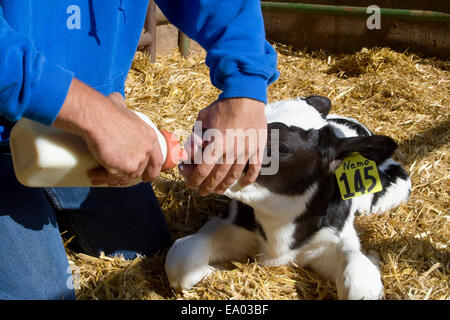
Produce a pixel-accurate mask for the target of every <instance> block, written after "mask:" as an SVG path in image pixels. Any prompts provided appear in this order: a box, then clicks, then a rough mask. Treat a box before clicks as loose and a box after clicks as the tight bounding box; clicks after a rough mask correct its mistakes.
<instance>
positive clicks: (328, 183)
mask: <svg viewBox="0 0 450 320" xmlns="http://www.w3.org/2000/svg"><path fill="white" fill-rule="evenodd" d="M330 108H331V102H330V101H329V100H328V99H327V98H324V97H320V96H311V97H308V98H306V99H295V100H286V101H280V102H276V103H272V104H269V105H267V107H266V116H267V122H268V128H269V138H268V141H271V138H270V132H271V130H270V129H279V148H278V149H279V151H278V152H276V154H271V156H272V157H277V159H278V160H279V170H278V172H277V173H276V174H275V175H260V176H259V177H258V179H257V180H256V182H255V183H253V184H251V185H249V186H247V187H245V188H241V187H240V186H239V185H238V184H237V183H235V184H234V185H233V186H231V187H230V188H229V189H228V190H227V191H226V192H225V195H227V196H228V197H230V198H232V199H233V200H232V202H231V204H230V207H229V211H228V213H227V214H226V215H225V216H223V217H221V218H214V219H211V220H210V221H209V222H207V223H206V224H205V225H204V226H203V227H202V228H201V229H200V230H199V231H198V232H197V233H196V234H193V235H189V236H187V237H184V238H181V239H178V240H177V241H176V242H175V243H174V244H173V246H172V248H171V249H170V250H169V252H168V254H167V257H166V264H165V267H166V272H167V275H168V277H169V281H170V284H171V286H172V287H173V288H178V289H179V288H181V289H188V288H190V287H192V286H194V285H195V284H196V283H198V282H199V281H200V280H201V279H202V278H204V277H205V276H206V275H207V274H208V273H209V272H211V270H213V268H212V267H211V265H212V264H217V263H220V262H224V261H231V260H243V259H245V258H246V257H249V256H251V257H257V261H258V263H261V264H264V265H271V266H275V265H285V264H289V263H291V262H294V263H295V264H297V265H299V266H303V267H309V268H311V269H312V270H313V271H315V272H317V273H318V274H320V275H322V276H324V277H326V278H328V279H331V280H332V281H334V282H335V283H336V286H337V292H338V297H339V298H340V299H380V298H382V297H383V285H382V282H381V276H380V272H379V270H378V268H377V266H375V264H374V263H373V262H372V261H371V260H369V258H368V257H366V256H365V255H364V254H363V253H362V252H361V250H360V242H359V239H358V235H357V233H356V230H355V228H354V225H353V220H354V215H355V213H357V212H359V213H363V212H366V213H370V212H379V213H381V212H384V211H386V210H388V209H391V208H394V207H396V206H398V205H399V204H400V203H401V202H402V201H405V200H407V199H408V197H409V193H410V189H411V182H410V179H409V176H408V174H407V173H406V172H405V170H403V168H402V167H401V166H400V165H399V164H398V163H396V162H395V161H394V160H392V159H391V158H390V157H391V155H392V153H393V152H394V150H395V148H396V147H397V145H396V143H395V142H394V141H393V140H392V139H391V138H389V137H386V136H381V135H372V134H371V133H370V131H369V130H368V129H367V128H366V127H364V126H363V125H361V124H360V123H358V122H357V121H356V120H353V119H349V118H345V117H339V116H336V115H328V112H329V110H330ZM267 148H268V151H269V152H270V151H271V150H270V149H271V145H270V143H268V145H267ZM353 152H359V153H360V154H361V155H363V156H364V157H365V158H367V159H371V160H373V161H375V162H376V164H377V167H378V172H379V176H380V180H381V183H382V185H383V191H381V192H378V193H374V194H365V195H363V196H360V197H357V198H352V199H350V200H342V198H341V195H340V193H339V190H338V185H337V179H336V177H335V175H334V171H335V169H336V168H337V167H338V166H339V165H340V163H341V162H342V160H343V159H344V158H345V157H346V156H347V155H349V154H350V153H353ZM272 153H275V152H272ZM272 159H274V158H272Z"/></svg>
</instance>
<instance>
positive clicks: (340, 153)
mask: <svg viewBox="0 0 450 320" xmlns="http://www.w3.org/2000/svg"><path fill="white" fill-rule="evenodd" d="M335 143H336V144H335V146H334V148H333V149H334V156H335V159H341V160H342V159H344V158H345V157H346V156H348V155H349V154H350V153H352V152H358V153H360V154H361V155H362V156H363V157H365V158H367V159H370V160H373V161H375V162H376V163H377V164H381V163H382V162H383V161H384V160H386V159H387V158H389V157H390V156H391V155H392V154H393V153H394V151H395V149H396V148H397V143H395V141H394V140H392V139H391V138H390V137H388V136H383V135H372V136H366V137H351V138H344V139H337V141H335Z"/></svg>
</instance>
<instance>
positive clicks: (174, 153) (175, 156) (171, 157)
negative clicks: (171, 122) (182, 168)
mask: <svg viewBox="0 0 450 320" xmlns="http://www.w3.org/2000/svg"><path fill="white" fill-rule="evenodd" d="M160 131H161V134H162V135H163V137H164V139H165V140H166V144H167V155H166V160H165V161H164V164H163V166H162V167H161V170H169V169H172V168H174V167H176V166H177V165H178V163H179V162H180V161H182V160H187V158H188V155H187V152H186V150H184V149H183V148H182V147H181V146H180V141H179V140H178V137H177V136H176V135H174V134H173V133H171V132H169V131H166V130H160Z"/></svg>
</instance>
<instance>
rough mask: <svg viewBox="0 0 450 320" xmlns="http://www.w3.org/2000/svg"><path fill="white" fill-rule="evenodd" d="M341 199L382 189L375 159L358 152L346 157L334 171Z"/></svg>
mask: <svg viewBox="0 0 450 320" xmlns="http://www.w3.org/2000/svg"><path fill="white" fill-rule="evenodd" d="M335 175H336V179H337V183H338V185H339V191H340V192H341V196H342V199H344V200H347V199H351V198H355V197H360V196H363V195H365V194H369V193H376V192H380V191H381V190H383V186H382V185H381V180H380V176H379V174H378V169H377V165H376V163H375V161H372V160H369V159H366V158H364V157H363V156H362V155H360V154H359V153H352V154H350V155H349V156H348V157H346V158H345V159H344V160H343V161H342V163H341V165H340V166H339V167H338V168H337V169H336V171H335Z"/></svg>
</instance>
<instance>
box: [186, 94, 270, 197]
mask: <svg viewBox="0 0 450 320" xmlns="http://www.w3.org/2000/svg"><path fill="white" fill-rule="evenodd" d="M264 107H265V104H264V103H263V102H260V101H257V100H253V99H248V98H231V99H224V100H219V101H216V102H215V103H213V104H211V105H210V106H208V107H207V108H205V109H203V110H201V111H200V112H199V115H198V118H197V121H202V126H203V129H216V130H218V131H219V132H220V133H221V136H222V137H223V139H217V137H214V139H212V141H211V142H209V144H208V145H207V147H206V148H209V149H210V150H211V149H214V150H215V151H216V152H215V153H211V154H212V158H213V159H211V157H210V158H209V159H207V155H206V156H205V154H204V155H203V159H202V163H201V164H197V165H195V167H194V169H193V172H192V174H191V175H190V177H188V182H187V186H188V187H189V188H195V189H198V192H199V194H200V195H207V194H209V193H211V192H215V193H219V194H220V193H223V192H224V191H225V190H226V189H227V188H228V187H229V186H230V185H231V184H233V183H234V182H235V181H236V180H237V179H238V178H239V177H240V176H241V175H242V172H243V170H244V169H245V166H246V164H247V162H249V166H248V170H247V172H246V174H245V176H244V177H242V178H241V180H240V181H239V183H240V185H241V186H242V187H245V186H247V185H249V184H250V183H252V182H254V181H255V180H256V178H257V177H258V174H259V172H260V170H261V164H262V157H263V151H264V148H265V145H266V141H267V121H266V116H265V114H264ZM227 129H228V130H227ZM230 129H231V130H230ZM239 129H241V131H240V130H239ZM255 137H256V138H255ZM239 141H241V142H239ZM243 141H244V142H243ZM206 148H205V150H206ZM230 160H231V161H230ZM220 162H222V163H220Z"/></svg>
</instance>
